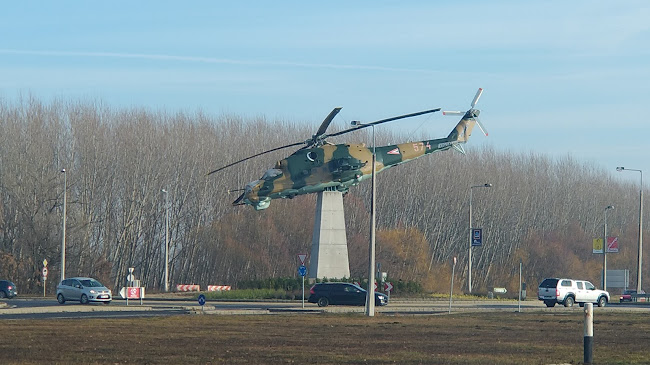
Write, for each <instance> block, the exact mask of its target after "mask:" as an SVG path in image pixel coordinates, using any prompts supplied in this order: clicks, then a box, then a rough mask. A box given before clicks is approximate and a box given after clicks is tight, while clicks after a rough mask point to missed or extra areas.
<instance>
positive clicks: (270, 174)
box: [262, 169, 282, 180]
mask: <svg viewBox="0 0 650 365" xmlns="http://www.w3.org/2000/svg"><path fill="white" fill-rule="evenodd" d="M279 175H282V170H279V169H268V170H266V172H264V175H262V180H267V179H270V178H273V177H276V176H279Z"/></svg>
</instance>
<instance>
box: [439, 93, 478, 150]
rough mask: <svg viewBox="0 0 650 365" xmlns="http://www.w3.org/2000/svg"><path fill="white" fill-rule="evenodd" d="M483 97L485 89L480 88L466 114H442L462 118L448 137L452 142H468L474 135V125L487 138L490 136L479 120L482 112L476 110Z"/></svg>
mask: <svg viewBox="0 0 650 365" xmlns="http://www.w3.org/2000/svg"><path fill="white" fill-rule="evenodd" d="M481 95H483V89H482V88H479V89H478V91H477V92H476V95H474V99H472V102H471V103H470V109H469V110H467V111H466V112H461V111H443V112H442V114H443V115H452V116H461V117H462V118H461V120H460V122H458V125H456V127H455V128H454V129H453V130H452V131H451V133H450V134H449V136H448V137H447V138H448V139H449V141H450V142H454V143H465V142H467V140H468V139H469V136H470V135H471V134H472V129H473V128H474V125H477V126H478V127H479V129H480V130H481V132H483V134H485V135H486V136H487V135H488V131H487V129H485V127H484V126H483V124H482V123H481V121H480V119H479V118H478V116H479V114H481V111H480V110H478V109H475V106H476V104H477V103H478V100H479V99H480V98H481ZM454 147H455V148H456V149H457V150H459V151H460V152H464V150H462V148H460V149H459V148H457V147H456V145H454ZM458 147H460V146H458Z"/></svg>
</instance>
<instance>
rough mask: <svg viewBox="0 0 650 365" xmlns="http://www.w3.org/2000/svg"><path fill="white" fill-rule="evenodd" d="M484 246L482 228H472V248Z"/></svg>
mask: <svg viewBox="0 0 650 365" xmlns="http://www.w3.org/2000/svg"><path fill="white" fill-rule="evenodd" d="M482 244H483V230H482V229H481V228H472V246H481V245H482Z"/></svg>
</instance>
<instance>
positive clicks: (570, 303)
mask: <svg viewBox="0 0 650 365" xmlns="http://www.w3.org/2000/svg"><path fill="white" fill-rule="evenodd" d="M573 303H574V301H573V297H566V299H564V306H565V307H573Z"/></svg>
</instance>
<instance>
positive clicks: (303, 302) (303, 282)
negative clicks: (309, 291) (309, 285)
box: [302, 276, 305, 309]
mask: <svg viewBox="0 0 650 365" xmlns="http://www.w3.org/2000/svg"><path fill="white" fill-rule="evenodd" d="M302 309H305V277H304V276H303V277H302Z"/></svg>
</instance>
